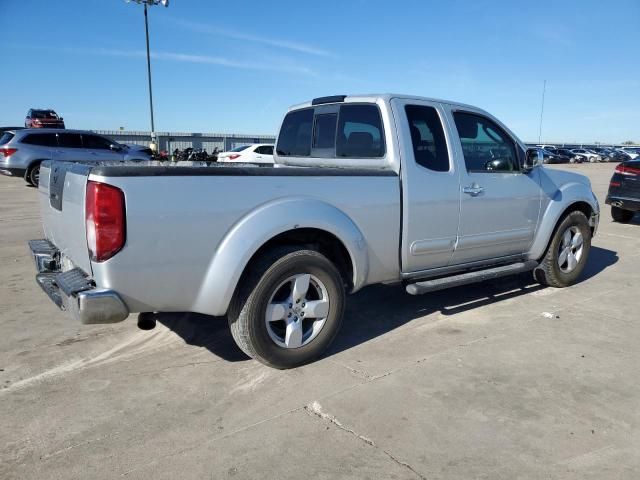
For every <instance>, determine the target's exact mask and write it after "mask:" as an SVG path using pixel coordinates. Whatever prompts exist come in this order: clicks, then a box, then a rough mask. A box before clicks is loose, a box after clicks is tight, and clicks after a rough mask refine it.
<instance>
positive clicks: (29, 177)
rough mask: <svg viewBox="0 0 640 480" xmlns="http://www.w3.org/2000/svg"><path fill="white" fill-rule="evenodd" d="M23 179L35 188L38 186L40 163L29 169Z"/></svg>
mask: <svg viewBox="0 0 640 480" xmlns="http://www.w3.org/2000/svg"><path fill="white" fill-rule="evenodd" d="M24 179H25V180H26V181H27V183H28V184H29V185H33V186H34V187H36V188H37V187H38V185H40V162H38V163H36V164H34V165H31V166H30V167H29V169H28V170H27V173H26V174H25V176H24Z"/></svg>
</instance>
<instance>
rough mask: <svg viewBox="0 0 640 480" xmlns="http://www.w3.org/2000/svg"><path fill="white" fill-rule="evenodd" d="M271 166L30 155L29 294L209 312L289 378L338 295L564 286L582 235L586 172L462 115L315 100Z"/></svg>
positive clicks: (591, 221) (400, 98)
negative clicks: (564, 166) (36, 175)
mask: <svg viewBox="0 0 640 480" xmlns="http://www.w3.org/2000/svg"><path fill="white" fill-rule="evenodd" d="M275 161H276V165H275V166H274V167H266V168H265V167H256V166H253V167H252V166H242V165H234V166H227V165H224V166H223V165H219V166H211V167H175V166H144V165H136V166H126V165H120V166H118V165H88V164H81V163H65V162H45V163H43V164H42V169H41V181H40V187H39V195H40V204H41V210H42V216H43V221H44V233H45V236H46V238H45V239H42V240H34V241H32V242H30V247H31V251H32V253H33V257H34V259H35V262H36V266H37V270H38V274H37V280H38V282H39V284H40V285H41V286H42V288H43V289H44V291H45V292H46V293H47V294H48V295H49V296H50V297H51V299H52V300H54V302H55V303H56V304H58V306H60V307H61V308H63V309H66V310H68V311H69V312H70V313H71V314H72V315H73V316H74V317H76V318H77V319H79V320H80V321H81V322H83V323H110V322H118V321H121V320H124V319H125V318H127V317H128V316H129V314H131V313H134V312H140V316H139V321H144V319H147V320H148V318H149V317H150V316H151V315H153V312H169V311H191V312H199V313H203V314H208V315H213V316H222V315H226V316H227V318H228V322H229V325H230V328H231V332H232V334H233V338H234V339H235V341H236V342H237V344H238V346H239V347H240V348H241V349H242V350H243V351H244V352H245V353H247V354H248V355H250V356H251V357H253V358H255V359H257V360H259V361H261V362H263V363H265V364H267V365H270V366H273V367H277V368H289V367H294V366H297V365H301V364H303V363H305V362H309V361H311V360H312V359H314V358H316V357H317V356H318V355H320V354H321V353H322V352H323V351H324V350H325V349H326V348H327V346H328V345H329V344H330V343H331V341H332V340H333V339H334V337H335V336H336V334H337V333H338V330H339V327H340V324H341V322H342V316H343V310H344V305H345V294H346V293H353V292H356V291H358V290H360V289H361V288H363V287H364V286H366V285H371V284H375V283H387V284H392V283H398V284H402V285H404V286H405V288H406V290H407V292H408V293H409V294H412V295H418V294H423V293H428V292H434V291H437V290H440V289H443V288H447V287H450V286H458V285H464V284H469V283H473V282H478V281H483V280H488V279H493V278H496V277H500V276H505V275H511V274H516V273H520V272H525V271H531V272H533V275H534V276H535V278H536V279H537V280H538V281H539V282H541V283H544V284H546V285H551V286H554V287H565V286H568V285H571V284H573V283H574V282H576V280H577V278H578V277H579V275H580V273H581V272H582V270H583V268H584V266H585V263H586V261H587V257H588V255H589V249H590V246H591V238H592V236H593V235H594V234H595V231H596V229H597V226H598V218H599V205H598V202H597V200H596V198H595V196H594V194H593V193H592V191H591V187H590V184H589V181H588V180H587V179H586V178H585V177H583V176H581V175H577V174H574V173H570V172H566V171H560V170H551V169H547V168H545V167H544V166H542V165H540V161H541V158H540V152H539V151H537V150H528V149H527V148H526V147H525V145H524V144H523V143H522V142H521V141H520V140H519V139H518V138H517V137H516V136H515V135H514V134H513V133H512V132H511V131H510V130H509V129H508V128H507V127H506V126H504V125H503V124H502V123H500V122H499V121H498V120H497V119H495V118H494V117H493V116H491V115H490V114H488V113H487V112H485V111H483V110H480V109H478V108H475V107H472V106H469V105H462V104H458V103H453V102H449V101H443V100H434V99H428V98H421V97H415V96H407V95H391V94H387V95H363V96H342V95H341V96H333V97H323V98H316V99H314V100H313V101H311V102H308V103H305V104H302V105H297V106H295V107H292V108H291V109H290V110H289V112H288V113H287V114H286V116H285V117H284V120H283V123H282V127H281V129H280V133H279V136H278V140H277V145H276V152H275ZM348 320H349V319H347V321H348ZM363 328H366V326H363Z"/></svg>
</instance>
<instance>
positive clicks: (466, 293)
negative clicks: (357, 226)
mask: <svg viewBox="0 0 640 480" xmlns="http://www.w3.org/2000/svg"><path fill="white" fill-rule="evenodd" d="M617 261H618V255H617V253H616V252H614V251H611V250H607V249H604V248H600V247H595V246H592V247H591V253H590V255H589V262H588V263H587V266H586V268H585V270H584V271H583V273H582V275H581V277H580V280H579V282H584V281H585V280H588V279H590V278H592V277H594V276H596V275H598V274H599V273H601V272H602V271H603V270H605V269H606V268H608V267H610V266H611V265H613V264H615V263H616V262H617ZM545 288H547V287H545V286H543V285H540V284H538V283H536V282H535V281H534V280H533V276H532V275H531V273H526V274H521V275H517V276H513V277H505V278H500V279H496V280H494V281H488V282H484V283H479V284H475V285H467V286H461V287H456V288H451V289H448V290H441V291H439V292H434V293H432V294H427V295H421V296H411V295H409V294H407V293H406V292H405V290H404V288H403V287H402V286H384V285H374V286H371V287H367V288H365V289H363V290H362V291H360V292H358V293H357V294H355V295H353V296H350V297H349V298H348V301H347V308H346V311H345V315H344V321H343V324H342V329H341V331H340V333H339V334H338V336H337V338H336V340H335V342H334V343H333V345H332V346H331V348H330V349H329V351H327V352H326V353H325V355H324V357H327V356H331V355H334V354H336V353H339V352H341V351H343V350H348V349H350V348H352V347H355V346H357V345H360V344H362V343H366V342H368V341H369V340H372V339H374V338H376V337H379V336H381V335H384V334H386V333H388V332H390V331H393V330H394V329H396V328H398V327H400V326H402V325H404V324H406V323H408V322H410V321H412V320H415V319H417V318H420V317H423V316H425V315H430V314H432V313H437V312H439V313H441V314H443V315H456V314H458V313H462V312H466V311H469V310H473V309H475V308H479V307H482V306H485V305H490V304H494V303H499V302H503V301H505V300H510V299H514V298H518V297H520V296H523V295H527V294H530V293H532V292H537V291H540V290H543V289H545ZM157 321H158V322H160V323H161V324H163V325H165V326H166V327H167V328H169V329H170V330H172V331H173V332H174V333H176V334H177V335H179V336H180V337H181V338H183V339H184V341H185V342H186V343H187V344H189V345H194V346H198V347H203V348H206V349H207V350H209V351H210V352H211V353H213V354H214V355H216V356H218V357H220V358H222V359H224V360H227V361H230V362H237V361H243V360H248V359H249V357H247V356H246V355H245V354H244V353H243V352H242V351H240V349H239V348H238V347H237V346H236V344H235V343H234V341H233V338H232V337H231V333H230V332H229V327H228V325H227V320H226V318H222V317H210V316H208V315H202V314H198V313H188V312H187V313H160V314H158V316H157Z"/></svg>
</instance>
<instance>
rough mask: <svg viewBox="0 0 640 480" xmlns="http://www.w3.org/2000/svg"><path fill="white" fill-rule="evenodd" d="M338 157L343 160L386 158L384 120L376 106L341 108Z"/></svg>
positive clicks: (337, 141)
mask: <svg viewBox="0 0 640 480" xmlns="http://www.w3.org/2000/svg"><path fill="white" fill-rule="evenodd" d="M336 156H338V157H342V158H378V157H382V156H384V141H383V139H382V120H381V119H380V110H378V107H377V106H376V105H342V106H341V107H340V116H339V119H338V134H337V138H336Z"/></svg>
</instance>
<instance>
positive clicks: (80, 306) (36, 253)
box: [29, 240, 129, 324]
mask: <svg viewBox="0 0 640 480" xmlns="http://www.w3.org/2000/svg"><path fill="white" fill-rule="evenodd" d="M29 248H30V249H31V254H32V256H33V260H34V262H35V264H36V270H37V274H36V281H37V282H38V285H40V287H41V288H42V290H43V291H44V292H45V293H46V294H47V296H48V297H49V298H50V299H51V301H53V303H55V304H56V305H57V306H58V308H60V309H61V310H65V311H67V312H69V314H70V315H71V316H72V317H73V318H74V319H76V320H78V321H80V322H82V323H87V324H91V323H116V322H121V321H122V320H124V319H125V318H127V317H128V316H129V309H128V308H127V306H126V305H125V303H124V302H123V301H122V299H121V298H120V296H119V295H118V294H117V293H116V292H114V291H113V290H109V289H106V288H97V287H96V285H95V283H94V282H93V280H92V279H91V278H89V276H88V275H87V274H86V273H85V272H83V271H82V270H81V269H79V268H74V269H71V270H67V271H66V272H62V271H60V252H59V251H58V249H57V248H56V246H55V245H53V244H52V243H51V242H49V241H47V240H31V241H30V242H29Z"/></svg>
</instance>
